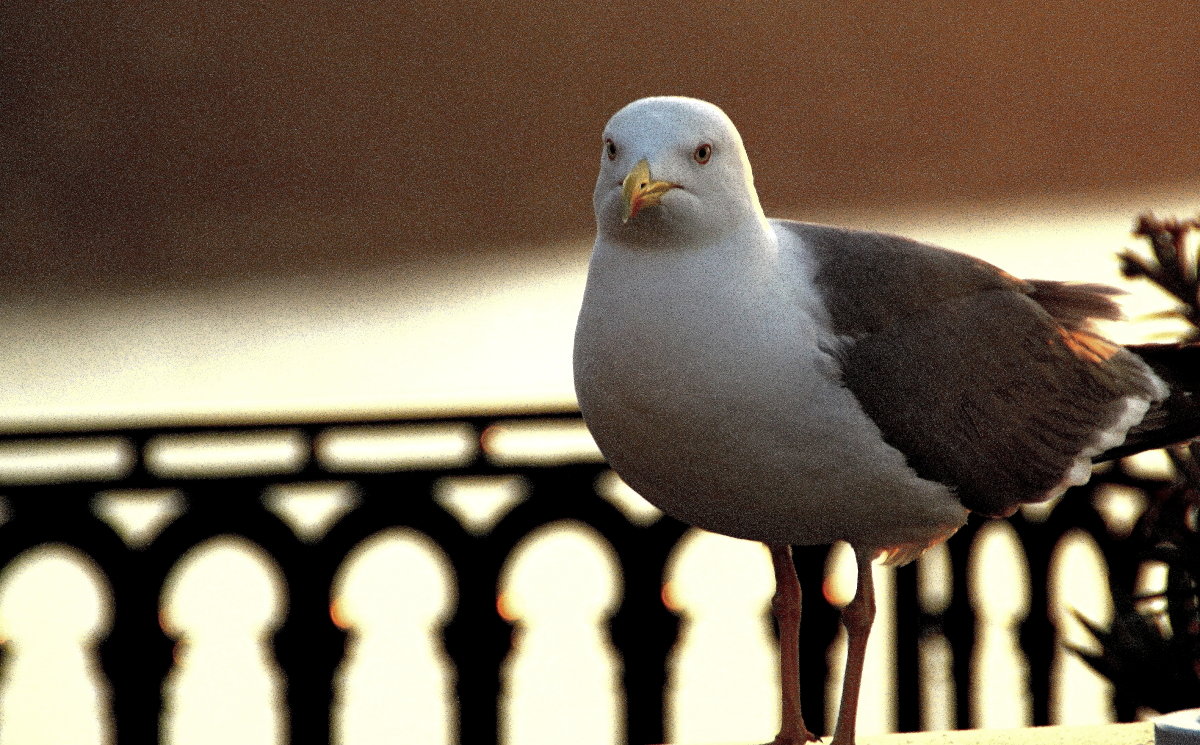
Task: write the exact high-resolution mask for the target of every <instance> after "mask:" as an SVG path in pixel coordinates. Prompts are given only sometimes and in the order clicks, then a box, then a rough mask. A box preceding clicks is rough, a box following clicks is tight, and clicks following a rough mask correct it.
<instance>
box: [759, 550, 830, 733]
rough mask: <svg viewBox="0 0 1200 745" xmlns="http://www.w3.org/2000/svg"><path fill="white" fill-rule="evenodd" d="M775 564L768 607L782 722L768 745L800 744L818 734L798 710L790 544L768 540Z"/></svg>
mask: <svg viewBox="0 0 1200 745" xmlns="http://www.w3.org/2000/svg"><path fill="white" fill-rule="evenodd" d="M767 548H769V549H770V550H771V563H772V565H774V567H775V598H774V600H772V602H771V609H772V610H773V611H774V613H775V620H776V621H777V622H778V623H779V683H780V691H781V695H782V703H783V708H782V712H783V716H782V720H783V723H782V725H781V726H780V728H779V734H778V735H777V736H776V737H775V740H774V741H773V742H772V743H771V745H802V743H806V742H810V741H815V740H817V739H818V738H817V736H816V735H814V734H813V733H812V732H809V731H808V727H805V726H804V715H803V714H802V713H801V712H800V654H799V648H800V580H799V579H797V578H796V567H795V566H793V565H792V547H791V546H788V545H785V544H774V543H768V544H767Z"/></svg>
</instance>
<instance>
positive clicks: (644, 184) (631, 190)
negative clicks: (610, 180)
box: [621, 158, 678, 223]
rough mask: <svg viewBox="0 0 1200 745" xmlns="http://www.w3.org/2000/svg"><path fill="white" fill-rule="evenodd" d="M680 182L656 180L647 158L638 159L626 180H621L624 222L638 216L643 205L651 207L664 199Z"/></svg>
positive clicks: (622, 218)
mask: <svg viewBox="0 0 1200 745" xmlns="http://www.w3.org/2000/svg"><path fill="white" fill-rule="evenodd" d="M676 186H678V184H672V183H670V182H668V181H655V180H654V179H652V178H651V177H650V164H649V163H648V162H646V159H645V158H642V159H641V160H639V161H638V163H637V165H636V166H634V167H633V170H631V171H630V172H629V175H628V176H626V177H625V180H624V181H622V182H621V187H622V188H621V199H622V201H624V203H625V213H624V215H623V216H622V217H621V222H622V223H627V222H629V221H630V220H632V219H633V218H635V217H637V213H638V212H640V211H641V210H642V208H643V207H651V206H653V205H656V204H658V203H659V202H661V201H662V198H663V195H664V194H666V193H667V192H668V191H670V190H671V189H674V188H675V187H676Z"/></svg>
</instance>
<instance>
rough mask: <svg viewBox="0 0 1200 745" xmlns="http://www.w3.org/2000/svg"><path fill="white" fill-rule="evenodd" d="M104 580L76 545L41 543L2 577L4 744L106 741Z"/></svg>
mask: <svg viewBox="0 0 1200 745" xmlns="http://www.w3.org/2000/svg"><path fill="white" fill-rule="evenodd" d="M110 602H111V599H110V598H109V597H107V592H106V591H105V581H104V579H103V577H102V576H101V575H100V573H99V572H98V571H97V570H96V568H95V567H94V565H92V563H91V562H90V561H88V559H87V558H86V557H85V556H84V555H83V554H82V553H80V552H79V551H76V550H75V549H72V548H68V547H66V546H58V545H51V546H43V547H40V548H36V549H33V550H31V551H27V552H25V553H24V554H22V555H21V556H19V557H17V558H16V559H15V560H14V561H13V562H12V563H11V564H10V565H9V566H8V568H7V569H6V570H5V572H4V574H3V577H2V578H0V634H2V635H3V640H4V643H5V654H6V658H5V661H4V676H3V680H2V681H0V685H2V686H3V687H2V688H0V722H3V725H2V726H0V743H2V744H3V745H27V744H28V743H39V744H43V743H44V744H45V745H107V744H108V743H111V742H112V741H113V738H112V733H111V731H110V729H109V702H108V695H107V693H108V691H107V684H105V683H104V682H103V677H102V674H101V672H100V669H99V661H98V659H97V657H96V650H95V645H96V643H97V642H98V641H99V640H100V638H101V637H102V636H103V635H104V634H105V633H106V632H107V629H108V626H109V623H110V615H111V611H110V606H109V603H110Z"/></svg>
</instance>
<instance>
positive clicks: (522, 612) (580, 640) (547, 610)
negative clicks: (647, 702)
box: [499, 521, 624, 745]
mask: <svg viewBox="0 0 1200 745" xmlns="http://www.w3.org/2000/svg"><path fill="white" fill-rule="evenodd" d="M620 591H621V588H620V576H619V571H618V565H617V561H616V558H615V557H614V555H613V552H612V548H611V547H610V546H609V545H608V544H607V543H605V542H604V540H603V539H602V538H601V537H600V536H599V534H598V533H597V532H596V531H595V530H593V529H592V528H590V527H587V526H585V525H582V524H580V523H577V522H573V521H560V522H555V523H551V524H550V525H547V526H545V527H543V528H540V529H539V530H536V531H534V532H533V533H531V534H530V535H529V536H528V537H527V538H525V540H523V541H522V542H521V543H520V544H518V546H517V548H516V549H515V550H514V551H513V553H512V555H511V556H510V557H509V560H508V562H507V564H506V566H505V568H504V573H503V575H502V578H501V581H500V597H499V607H500V612H501V613H502V614H503V615H504V616H505V617H506V618H508V619H509V620H511V621H513V623H514V624H515V626H516V630H515V634H514V635H513V650H512V653H511V654H510V655H509V657H508V659H507V660H506V661H505V663H504V670H503V679H504V689H505V694H506V695H505V696H504V697H503V700H502V703H501V714H500V718H501V741H502V742H505V743H509V744H510V745H538V744H541V743H545V744H546V745H551V744H552V743H555V744H556V743H566V742H569V743H571V745H612V744H613V743H617V742H622V741H624V731H623V726H622V721H623V718H624V708H623V706H622V704H621V702H620V699H619V696H618V690H619V689H618V685H619V674H620V668H619V666H618V663H617V661H616V657H615V652H614V650H613V648H612V644H611V642H610V637H609V634H608V628H607V624H608V619H609V617H610V616H612V614H613V611H614V610H615V609H616V605H617V599H618V597H619V595H620Z"/></svg>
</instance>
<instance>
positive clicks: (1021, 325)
mask: <svg viewBox="0 0 1200 745" xmlns="http://www.w3.org/2000/svg"><path fill="white" fill-rule="evenodd" d="M593 205H594V208H595V213H596V241H595V246H594V249H593V252H592V255H591V260H590V264H589V268H588V276H587V285H586V289H585V292H584V296H583V303H582V307H581V310H580V313H579V319H578V324H577V327H576V332H575V347H574V375H575V388H576V394H577V396H578V400H579V405H580V409H581V411H582V412H583V416H584V419H585V421H586V422H587V425H588V428H589V430H590V431H591V433H592V435H593V437H594V438H595V440H596V443H597V444H598V445H599V447H600V450H601V451H602V452H603V454H604V455H605V457H606V458H607V459H608V461H609V463H610V464H611V465H612V467H613V468H614V469H615V470H616V471H617V473H618V474H619V475H620V476H621V477H622V478H623V479H624V480H625V481H626V482H627V483H628V484H629V485H630V486H631V487H632V488H633V489H634V490H636V491H637V492H638V493H639V494H641V495H642V496H643V497H644V498H645V499H647V500H648V501H649V502H651V503H652V504H654V505H655V506H657V507H659V508H660V509H662V510H663V511H664V512H666V513H667V514H669V515H671V516H673V517H675V518H678V519H679V520H682V521H684V522H686V523H689V524H691V525H694V526H697V527H699V528H702V529H705V530H709V531H713V532H716V533H721V534H724V535H729V536H734V537H737V538H743V539H749V540H753V541H761V542H763V543H765V544H766V546H767V548H768V549H769V553H770V557H771V562H772V566H773V568H774V572H775V579H776V590H775V595H774V598H773V600H772V610H773V612H774V614H775V617H776V619H777V621H778V628H779V638H780V680H781V686H780V688H781V691H780V697H781V704H782V725H781V727H780V731H779V734H778V736H777V737H776V738H775V739H774V741H773V745H799V744H800V743H804V742H808V741H815V740H817V739H818V738H817V736H816V735H814V734H813V733H812V732H811V731H809V729H808V728H807V727H806V726H805V724H804V718H803V715H802V712H801V710H800V691H799V662H798V652H797V645H798V642H797V639H798V631H799V623H800V609H801V595H800V584H799V582H798V580H797V577H796V572H795V567H794V565H793V563H792V555H791V551H792V549H791V547H792V546H794V545H822V544H832V543H834V542H837V541H845V542H847V543H848V544H849V545H850V546H851V547H852V548H853V550H854V554H855V557H856V560H857V563H858V587H857V592H856V594H855V597H854V599H853V600H852V601H851V602H850V603H849V604H848V605H846V606H845V608H844V609H843V610H842V623H843V625H844V626H845V627H846V630H847V633H848V647H847V659H846V667H845V677H844V681H843V686H842V698H841V704H840V709H839V712H838V717H837V722H836V726H835V731H834V738H833V743H834V745H852V744H853V743H854V741H855V719H856V712H857V704H858V692H859V688H860V684H861V681H862V668H863V657H864V654H865V650H866V644H867V637H868V634H869V633H870V629H871V625H872V622H873V619H874V615H875V601H874V589H873V587H872V579H871V564H872V562H874V561H875V560H877V559H881V560H882V562H883V563H884V564H890V565H902V564H905V563H908V562H910V561H912V560H914V559H915V558H917V557H918V556H919V555H920V554H921V553H922V552H923V551H925V550H926V549H928V548H930V547H931V546H934V545H936V544H938V543H939V542H941V541H944V540H946V539H947V538H949V537H950V536H951V535H952V534H953V533H954V532H955V531H956V530H957V529H958V528H959V527H961V526H962V525H963V524H964V523H965V522H966V519H967V515H968V513H970V512H977V513H981V514H983V515H987V516H1008V515H1011V514H1013V513H1014V512H1015V511H1016V510H1017V509H1018V508H1019V507H1020V505H1021V504H1024V503H1029V502H1041V501H1045V500H1048V499H1052V498H1054V497H1055V496H1057V495H1059V494H1061V493H1062V492H1064V491H1065V490H1066V489H1067V488H1068V487H1070V486H1072V485H1075V484H1083V483H1085V482H1086V481H1087V480H1088V478H1089V476H1090V473H1091V466H1092V460H1093V458H1094V457H1096V456H1098V455H1099V454H1101V453H1104V452H1105V451H1108V450H1110V449H1111V448H1114V447H1116V446H1118V445H1120V444H1121V443H1122V442H1123V441H1124V440H1125V438H1126V435H1127V433H1128V432H1129V431H1130V429H1131V428H1133V427H1134V426H1135V425H1138V423H1139V422H1141V421H1142V419H1143V418H1144V417H1145V416H1146V414H1147V412H1148V411H1149V410H1151V407H1154V406H1156V405H1157V404H1159V402H1162V401H1163V400H1164V399H1166V398H1167V396H1168V393H1169V390H1168V386H1167V385H1166V384H1165V383H1164V382H1163V380H1162V379H1161V378H1160V377H1159V376H1158V375H1156V373H1155V372H1154V371H1153V370H1152V369H1151V368H1150V367H1149V366H1148V365H1147V364H1146V363H1145V362H1144V361H1143V360H1142V359H1141V358H1139V356H1138V355H1136V354H1134V353H1133V352H1131V351H1130V350H1128V349H1126V348H1124V347H1121V346H1118V345H1116V344H1114V343H1112V342H1109V341H1107V340H1106V339H1104V338H1103V337H1101V336H1100V335H1099V334H1098V333H1097V332H1096V330H1095V329H1094V325H1093V320H1096V319H1115V318H1118V317H1119V315H1120V313H1119V309H1118V306H1117V304H1116V303H1115V301H1114V300H1113V295H1115V294H1118V293H1119V291H1118V290H1115V289H1113V288H1110V287H1106V286H1103V285H1095V284H1076V283H1068V282H1057V281H1049V280H1021V279H1018V278H1016V277H1013V276H1011V275H1009V274H1007V273H1005V272H1003V271H1001V270H1000V269H998V268H996V267H994V266H992V265H991V264H988V263H986V262H984V261H980V260H978V259H975V258H972V257H970V256H967V255H964V254H961V253H957V252H954V251H949V250H946V249H942V248H938V247H934V246H930V245H927V244H924V243H919V242H916V241H912V240H908V239H905V238H901V237H897V236H891V235H885V234H881V233H875V232H868V231H857V230H847V229H842V228H836V227H829V226H823V225H816V224H809V223H802V222H794V221H789V220H781V219H771V218H767V217H766V216H765V215H764V213H763V210H762V207H761V205H760V204H759V200H758V196H757V193H756V191H755V189H754V183H753V178H752V175H751V170H750V162H749V160H748V158H747V156H746V150H745V147H744V146H743V143H742V139H741V137H740V135H739V134H738V131H737V129H736V128H735V127H734V125H733V123H732V122H731V121H730V119H729V117H728V116H726V115H725V113H724V112H723V111H721V109H719V108H718V107H717V106H715V105H713V104H710V103H707V102H704V101H700V100H697V99H691V98H683V97H675V96H665V97H653V98H644V99H640V100H637V101H634V102H633V103H630V104H629V105H627V106H625V107H624V108H622V109H621V110H620V111H618V112H617V113H616V114H614V115H613V117H612V118H611V120H609V122H608V125H607V126H606V127H605V129H604V134H603V140H602V146H601V150H600V172H599V176H598V178H597V179H596V188H595V193H594V196H593Z"/></svg>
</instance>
